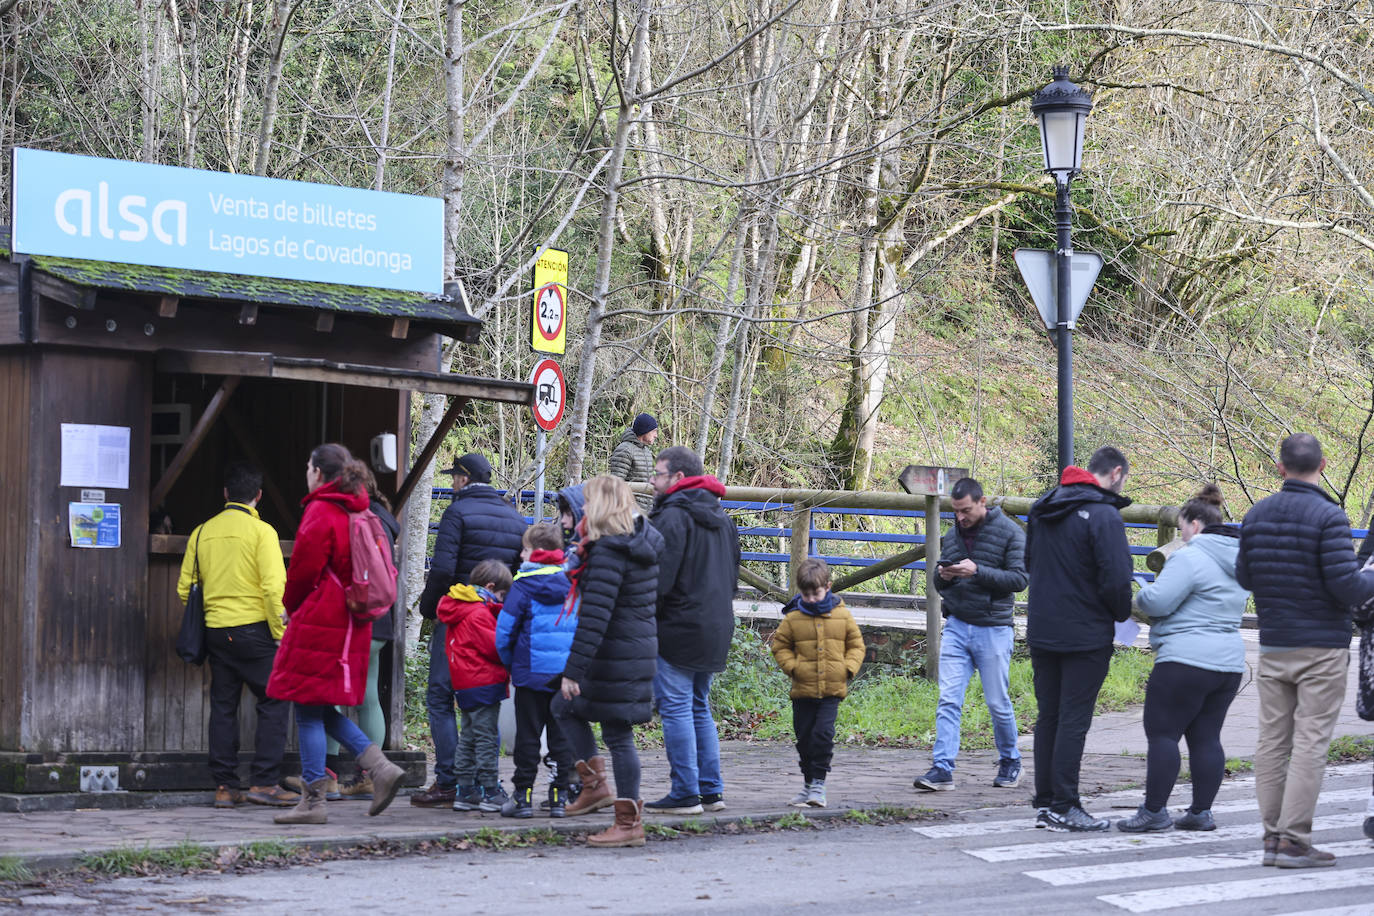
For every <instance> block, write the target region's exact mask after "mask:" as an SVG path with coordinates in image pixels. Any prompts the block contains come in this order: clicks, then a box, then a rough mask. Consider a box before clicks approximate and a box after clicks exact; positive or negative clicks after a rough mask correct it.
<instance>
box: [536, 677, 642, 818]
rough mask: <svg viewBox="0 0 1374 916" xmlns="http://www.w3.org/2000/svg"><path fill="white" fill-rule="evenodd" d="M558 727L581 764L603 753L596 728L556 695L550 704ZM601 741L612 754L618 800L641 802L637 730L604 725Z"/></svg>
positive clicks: (608, 723)
mask: <svg viewBox="0 0 1374 916" xmlns="http://www.w3.org/2000/svg"><path fill="white" fill-rule="evenodd" d="M550 707H551V711H552V712H553V716H554V718H555V719H557V720H558V726H559V728H561V729H562V730H563V737H564V738H565V739H567V742H568V744H569V746H570V747H571V749H572V755H573V757H574V758H576V759H577V760H590V759H592V758H593V757H595V756H597V755H598V754H599V753H600V751H599V749H598V748H597V746H596V735H595V733H593V732H592V724H591V723H590V722H588V721H587V720H586V719H582V718H579V717H578V716H576V715H574V714H573V711H572V709H571V708H570V704H569V703H568V701H567V700H565V699H563V695H562V694H561V693H557V694H554V697H553V702H552V703H551V704H550ZM601 739H602V740H603V741H605V742H606V747H607V749H608V750H609V751H610V752H611V772H613V773H614V774H615V794H616V796H617V797H618V798H629V799H634V800H635V801H638V800H639V752H638V751H637V750H635V732H634V727H633V726H630V725H618V724H616V723H613V722H602V723H601Z"/></svg>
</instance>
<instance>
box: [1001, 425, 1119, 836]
mask: <svg viewBox="0 0 1374 916" xmlns="http://www.w3.org/2000/svg"><path fill="white" fill-rule="evenodd" d="M1128 470H1129V466H1128V465H1127V462H1126V456H1125V455H1123V454H1122V453H1121V451H1120V450H1119V449H1117V448H1114V447H1113V446H1110V445H1104V446H1103V447H1102V448H1100V449H1098V450H1097V451H1096V452H1094V453H1093V456H1092V459H1091V460H1090V461H1089V462H1088V467H1087V469H1086V470H1084V469H1083V468H1080V467H1074V466H1072V465H1070V466H1069V467H1067V468H1065V469H1064V472H1063V475H1062V476H1061V477H1060V482H1059V486H1058V487H1055V488H1054V489H1053V490H1051V491H1050V492H1048V493H1046V494H1045V495H1044V496H1042V497H1040V498H1039V499H1038V500H1036V502H1035V505H1033V506H1032V507H1031V511H1030V526H1029V530H1028V532H1027V534H1026V567H1027V569H1028V571H1029V572H1030V596H1029V601H1028V605H1027V608H1026V642H1027V644H1028V645H1029V646H1030V653H1031V668H1032V670H1033V671H1034V677H1035V699H1036V704H1037V706H1038V715H1037V717H1036V721H1035V797H1034V800H1033V801H1032V804H1034V805H1035V806H1036V808H1037V809H1038V811H1037V812H1036V818H1035V826H1037V827H1049V828H1050V829H1051V830H1064V831H1075V832H1081V831H1095V830H1106V829H1108V828H1109V827H1110V826H1111V823H1110V822H1109V821H1106V820H1103V819H1101V818H1095V817H1092V816H1091V815H1089V814H1088V813H1086V812H1085V811H1084V810H1083V808H1082V805H1081V804H1080V802H1079V798H1078V771H1079V765H1080V764H1081V762H1082V759H1083V742H1084V740H1085V739H1086V738H1087V735H1088V728H1089V726H1091V725H1092V718H1093V708H1094V707H1095V706H1096V704H1097V692H1098V690H1100V689H1101V687H1102V682H1103V680H1105V679H1106V677H1107V667H1108V665H1109V664H1110V663H1111V657H1112V638H1113V635H1114V632H1115V623H1118V622H1121V621H1124V620H1126V618H1128V617H1130V616H1131V574H1132V562H1131V548H1130V545H1129V544H1128V543H1127V541H1126V526H1125V524H1124V523H1123V522H1122V521H1121V511H1120V510H1121V509H1122V508H1124V507H1126V506H1129V505H1130V504H1131V501H1130V500H1129V499H1128V498H1126V497H1124V496H1122V495H1121V488H1122V486H1123V485H1124V484H1125V482H1126V472H1127V471H1128Z"/></svg>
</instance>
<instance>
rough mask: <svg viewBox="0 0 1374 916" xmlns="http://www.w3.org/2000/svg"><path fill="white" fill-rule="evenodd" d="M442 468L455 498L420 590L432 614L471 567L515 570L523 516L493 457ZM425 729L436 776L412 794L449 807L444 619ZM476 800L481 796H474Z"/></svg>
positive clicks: (424, 610)
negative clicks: (497, 483) (494, 475)
mask: <svg viewBox="0 0 1374 916" xmlns="http://www.w3.org/2000/svg"><path fill="white" fill-rule="evenodd" d="M439 473H441V474H452V475H453V502H451V503H449V506H448V508H447V509H445V510H444V514H443V517H442V518H440V519H439V534H438V536H437V537H435V539H434V556H433V557H432V558H431V559H430V564H429V576H428V577H427V578H426V579H425V590H424V593H423V594H422V595H421V596H420V616H422V617H427V618H429V619H430V620H434V618H435V608H436V607H437V606H438V604H439V599H440V598H442V597H443V596H444V595H446V594H448V590H449V589H450V588H452V587H453V586H454V585H457V584H459V583H463V584H471V583H469V582H468V575H469V574H470V573H471V572H472V569H473V567H475V566H476V565H477V564H478V563H480V562H482V561H483V560H496V561H498V562H500V563H504V564H505V565H506V566H508V567H510V569H511V571H512V572H514V571H515V568H516V566H517V565H519V563H520V547H521V543H520V538H521V537H522V536H523V535H524V533H525V527H526V526H525V519H524V516H522V515H521V514H520V513H519V512H518V511H517V510H516V508H515V507H514V506H512V505H511V504H510V503H508V502H507V501H506V499H505V497H503V496H502V495H501V494H500V493H498V492H497V491H496V490H495V489H493V488H492V486H491V463H490V462H488V461H487V459H486V458H483V457H482V456H481V455H479V454H477V453H476V452H469V453H468V454H466V455H464V456H463V457H461V458H459V459H458V460H457V461H455V462H454V464H453V467H451V468H449V469H448V470H446V471H440V472H439ZM425 709H426V711H427V712H428V714H429V733H430V735H431V736H433V738H434V782H433V784H431V785H430V786H429V788H427V789H425V790H424V791H423V792H418V793H416V794H415V795H412V796H410V803H411V804H412V805H415V806H416V807H420V808H447V807H449V806H451V805H452V804H453V803H454V801H455V800H457V792H456V787H457V779H458V772H457V770H456V769H454V755H455V754H456V753H457V750H458V722H457V719H456V718H455V717H454V712H453V685H452V684H451V683H450V681H449V670H448V658H447V657H446V656H445V654H444V625H443V624H441V623H436V624H435V627H434V632H433V634H432V635H431V636H430V640H429V684H428V686H427V688H426V690H425ZM477 801H478V802H480V801H481V799H480V798H479V799H477Z"/></svg>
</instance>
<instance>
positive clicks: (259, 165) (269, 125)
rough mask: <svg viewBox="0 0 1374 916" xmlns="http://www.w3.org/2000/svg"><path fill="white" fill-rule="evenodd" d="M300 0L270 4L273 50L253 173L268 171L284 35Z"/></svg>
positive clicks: (268, 68) (279, 91)
mask: <svg viewBox="0 0 1374 916" xmlns="http://www.w3.org/2000/svg"><path fill="white" fill-rule="evenodd" d="M300 3H301V0H294V2H293V0H276V3H275V4H274V5H273V7H272V29H273V33H272V52H271V57H270V58H269V59H268V63H267V88H266V89H265V90H264V91H263V96H262V122H261V123H260V124H259V125H258V155H257V158H256V159H255V160H254V162H253V174H254V175H266V174H267V162H268V157H269V156H270V154H271V152H272V131H273V128H274V127H275V126H276V123H277V101H278V99H279V98H280V96H281V73H282V67H283V66H285V64H286V35H287V30H288V29H290V27H291V17H292V16H293V15H295V13H296V9H297V8H298V7H299V6H300Z"/></svg>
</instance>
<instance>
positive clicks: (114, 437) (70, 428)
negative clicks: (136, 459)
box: [60, 423, 129, 490]
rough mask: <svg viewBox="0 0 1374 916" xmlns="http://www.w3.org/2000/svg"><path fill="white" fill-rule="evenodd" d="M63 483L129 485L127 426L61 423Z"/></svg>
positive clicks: (112, 487) (71, 485) (115, 487)
mask: <svg viewBox="0 0 1374 916" xmlns="http://www.w3.org/2000/svg"><path fill="white" fill-rule="evenodd" d="M60 485H61V486H64V487H109V488H110V489H117V490H127V489H128V488H129V427H127V426H98V425H94V424H90V423H63V424H62V481H61V484H60Z"/></svg>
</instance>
